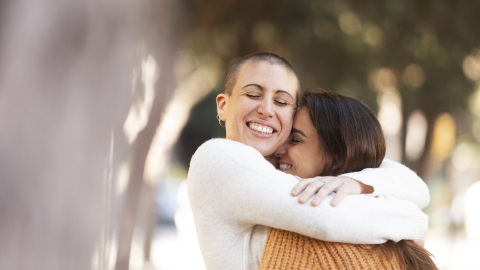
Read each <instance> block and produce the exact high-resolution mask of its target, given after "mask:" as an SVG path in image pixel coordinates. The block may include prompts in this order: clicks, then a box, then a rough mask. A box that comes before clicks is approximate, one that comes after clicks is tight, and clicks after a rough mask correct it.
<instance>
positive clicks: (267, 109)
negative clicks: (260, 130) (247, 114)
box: [258, 98, 275, 118]
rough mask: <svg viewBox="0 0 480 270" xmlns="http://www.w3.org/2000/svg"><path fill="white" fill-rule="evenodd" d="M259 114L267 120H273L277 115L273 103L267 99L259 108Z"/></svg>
mask: <svg viewBox="0 0 480 270" xmlns="http://www.w3.org/2000/svg"><path fill="white" fill-rule="evenodd" d="M258 114H261V115H263V116H264V117H265V118H272V117H273V116H274V115H275V112H274V110H273V106H272V103H271V102H270V101H269V100H268V99H266V98H265V99H264V100H263V101H262V103H261V104H260V106H258Z"/></svg>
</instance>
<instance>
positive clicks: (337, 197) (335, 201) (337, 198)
mask: <svg viewBox="0 0 480 270" xmlns="http://www.w3.org/2000/svg"><path fill="white" fill-rule="evenodd" d="M347 189H348V188H347V187H346V186H345V185H343V186H341V187H340V188H339V189H338V190H337V195H335V197H334V198H333V200H332V202H331V203H330V205H331V206H334V207H335V206H338V205H339V204H340V202H341V201H342V200H343V198H345V195H347Z"/></svg>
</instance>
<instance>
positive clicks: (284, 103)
mask: <svg viewBox="0 0 480 270" xmlns="http://www.w3.org/2000/svg"><path fill="white" fill-rule="evenodd" d="M275 102H276V103H277V104H278V105H282V106H285V105H288V103H287V102H281V101H278V100H275Z"/></svg>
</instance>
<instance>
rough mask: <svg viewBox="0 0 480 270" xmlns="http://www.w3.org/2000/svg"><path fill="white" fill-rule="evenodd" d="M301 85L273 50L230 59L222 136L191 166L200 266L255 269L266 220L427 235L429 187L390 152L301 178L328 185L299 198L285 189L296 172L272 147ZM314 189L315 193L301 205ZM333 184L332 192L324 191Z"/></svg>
mask: <svg viewBox="0 0 480 270" xmlns="http://www.w3.org/2000/svg"><path fill="white" fill-rule="evenodd" d="M299 93H300V84H299V80H298V78H297V76H296V74H295V72H294V71H293V69H292V67H291V66H290V64H289V63H288V62H287V61H286V60H284V59H283V58H281V57H279V56H277V55H275V54H270V53H257V54H252V55H248V56H246V57H244V58H242V59H241V60H239V61H238V62H237V63H235V64H234V65H233V66H232V67H231V69H230V71H229V73H228V75H227V79H226V82H225V87H224V93H222V94H219V95H218V96H217V99H216V101H217V112H218V118H219V122H220V124H221V125H222V126H225V128H226V139H213V140H210V141H207V142H206V143H204V144H203V145H202V146H200V147H199V149H198V150H197V151H196V153H195V154H194V156H193V157H192V160H191V163H190V169H189V174H188V191H189V198H190V203H191V206H192V211H193V215H194V219H195V225H196V229H197V235H198V240H199V243H200V249H201V251H202V255H203V258H204V261H205V264H206V266H207V269H259V267H260V262H261V258H262V254H263V251H264V246H265V243H266V240H267V236H268V232H269V228H271V227H272V228H277V229H281V230H285V231H289V232H294V233H298V234H301V235H305V236H308V237H312V238H314V239H318V240H323V241H331V242H343V243H349V244H380V243H384V242H386V241H388V240H393V241H400V240H402V239H412V240H418V239H421V238H422V237H423V235H424V234H425V232H426V230H427V228H428V217H427V216H426V215H425V214H424V213H423V212H422V211H421V210H420V209H421V208H423V207H425V206H426V205H427V204H428V202H429V193H428V188H427V187H426V185H425V184H424V182H423V181H422V180H421V179H420V178H418V176H417V175H416V174H415V173H414V172H412V171H411V170H409V169H408V168H406V167H405V166H403V165H401V164H398V163H395V162H392V161H389V160H384V161H383V162H382V163H381V165H380V166H379V167H378V168H373V169H365V170H362V171H359V172H349V173H348V174H343V175H340V176H337V177H335V176H333V175H332V176H327V177H319V178H314V179H313V180H312V179H305V180H302V181H300V183H317V182H318V183H320V186H323V185H325V187H324V188H316V190H315V191H314V192H312V193H309V192H311V190H308V191H305V192H303V193H301V194H304V195H300V197H301V199H300V202H301V203H299V201H298V199H297V198H295V197H293V196H292V195H291V193H292V189H293V188H294V187H295V186H296V185H297V184H299V179H298V178H296V177H294V176H293V175H291V174H287V173H285V172H283V171H288V170H289V169H290V167H289V166H291V165H292V164H287V163H283V164H282V165H281V167H280V166H279V165H278V163H277V157H275V155H274V153H275V151H276V150H277V149H279V148H281V147H282V145H284V144H285V142H287V141H288V139H289V136H290V134H291V132H292V124H293V117H294V115H295V112H296V108H297V102H298V96H299ZM305 154H308V153H305ZM313 161H314V165H315V164H316V165H318V166H319V167H318V168H316V167H315V166H311V170H312V171H311V172H310V171H308V173H303V172H300V173H298V174H297V175H298V176H300V177H303V178H305V177H311V176H312V173H316V170H320V169H321V168H320V167H321V162H319V160H317V159H313ZM315 161H318V162H316V163H315ZM279 169H281V170H279ZM282 170H283V171H282ZM313 175H315V174H313ZM317 175H318V174H317ZM317 185H318V184H317ZM297 187H298V186H297ZM317 191H319V192H318V194H319V195H318V196H316V197H315V198H316V199H317V201H315V202H313V201H312V200H310V202H311V205H305V204H303V203H304V202H306V201H309V199H310V198H309V197H310V195H312V196H313V194H315V192H317ZM333 191H335V192H336V195H335V197H334V198H332V196H333V195H330V196H326V195H328V193H330V192H333ZM298 193H300V192H296V193H295V195H297V194H298ZM324 193H326V194H324ZM361 194H363V195H361ZM325 197H327V199H324V198H325ZM340 201H342V203H341V204H340V205H339V203H340ZM312 205H313V206H312ZM337 205H338V206H337ZM333 206H337V207H333Z"/></svg>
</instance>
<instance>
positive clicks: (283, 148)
mask: <svg viewBox="0 0 480 270" xmlns="http://www.w3.org/2000/svg"><path fill="white" fill-rule="evenodd" d="M286 153H287V144H283V145H282V146H280V147H279V148H278V149H277V151H275V153H273V154H274V155H275V156H276V157H278V158H281V157H283V156H285V154H286Z"/></svg>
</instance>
